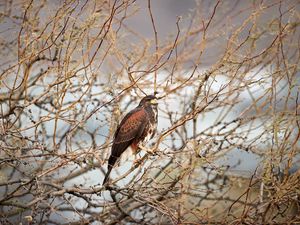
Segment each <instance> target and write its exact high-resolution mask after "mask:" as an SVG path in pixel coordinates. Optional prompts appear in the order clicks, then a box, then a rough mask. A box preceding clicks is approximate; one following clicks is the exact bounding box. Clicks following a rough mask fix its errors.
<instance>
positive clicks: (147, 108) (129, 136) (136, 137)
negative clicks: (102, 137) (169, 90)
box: [103, 95, 157, 185]
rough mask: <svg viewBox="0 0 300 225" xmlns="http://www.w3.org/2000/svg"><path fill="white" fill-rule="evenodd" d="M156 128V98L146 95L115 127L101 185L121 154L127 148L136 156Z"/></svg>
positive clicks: (106, 179) (107, 177)
mask: <svg viewBox="0 0 300 225" xmlns="http://www.w3.org/2000/svg"><path fill="white" fill-rule="evenodd" d="M156 127H157V98H156V97H155V96H154V95H148V96H146V97H144V98H143V99H142V100H141V101H140V104H139V105H138V106H137V107H136V108H135V109H133V110H132V111H130V112H129V113H128V114H127V115H126V116H125V117H124V118H123V120H122V121H121V123H120V125H119V126H118V127H117V130H116V132H115V135H114V140H113V145H112V148H111V154H110V156H109V159H108V166H107V172H106V174H105V177H104V180H103V185H105V183H106V182H107V181H108V179H109V174H110V172H111V170H112V168H113V166H114V165H115V163H116V162H117V160H118V159H119V158H120V156H121V154H122V153H123V152H124V151H125V150H126V149H127V148H128V147H129V146H131V149H132V151H133V153H135V154H137V153H138V152H139V145H140V144H145V143H147V142H148V141H149V140H150V139H151V138H152V137H153V136H154V134H155V132H156Z"/></svg>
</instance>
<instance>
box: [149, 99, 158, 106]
mask: <svg viewBox="0 0 300 225" xmlns="http://www.w3.org/2000/svg"><path fill="white" fill-rule="evenodd" d="M150 103H151V104H152V105H157V104H158V102H157V99H152V100H151V101H150Z"/></svg>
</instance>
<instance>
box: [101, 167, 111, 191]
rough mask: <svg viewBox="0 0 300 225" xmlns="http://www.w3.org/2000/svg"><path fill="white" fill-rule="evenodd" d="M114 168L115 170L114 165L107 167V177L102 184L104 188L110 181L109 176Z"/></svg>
mask: <svg viewBox="0 0 300 225" xmlns="http://www.w3.org/2000/svg"><path fill="white" fill-rule="evenodd" d="M112 168H113V167H112V165H110V164H108V166H107V172H106V174H105V177H104V180H103V183H102V185H103V186H104V185H105V184H106V183H107V181H108V179H109V174H110V172H111V170H112Z"/></svg>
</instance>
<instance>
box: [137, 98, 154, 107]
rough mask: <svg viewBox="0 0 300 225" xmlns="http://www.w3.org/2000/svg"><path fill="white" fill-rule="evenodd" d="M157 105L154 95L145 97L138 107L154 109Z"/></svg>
mask: <svg viewBox="0 0 300 225" xmlns="http://www.w3.org/2000/svg"><path fill="white" fill-rule="evenodd" d="M157 104H158V103H157V98H156V97H155V96H154V95H147V96H146V97H144V98H143V99H142V100H141V101H140V104H139V106H143V107H147V106H150V107H151V108H156V107H157Z"/></svg>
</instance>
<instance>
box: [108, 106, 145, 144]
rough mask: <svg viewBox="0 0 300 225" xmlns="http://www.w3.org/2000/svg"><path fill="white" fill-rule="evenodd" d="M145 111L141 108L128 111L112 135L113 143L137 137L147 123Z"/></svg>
mask: <svg viewBox="0 0 300 225" xmlns="http://www.w3.org/2000/svg"><path fill="white" fill-rule="evenodd" d="M147 120H148V119H147V113H146V111H145V110H144V109H143V108H136V109H134V110H132V111H131V112H129V113H128V114H127V115H126V116H125V117H124V119H123V120H122V121H121V123H120V125H119V127H118V128H117V131H116V133H115V137H114V144H121V143H124V142H128V141H132V140H133V139H135V138H139V137H140V136H141V135H142V133H143V131H144V129H145V127H146V124H147Z"/></svg>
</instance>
